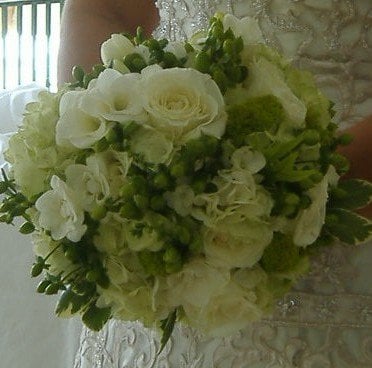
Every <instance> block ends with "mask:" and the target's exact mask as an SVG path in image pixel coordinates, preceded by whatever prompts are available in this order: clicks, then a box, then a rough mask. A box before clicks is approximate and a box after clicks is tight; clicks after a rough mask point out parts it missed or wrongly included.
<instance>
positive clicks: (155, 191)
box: [0, 15, 372, 345]
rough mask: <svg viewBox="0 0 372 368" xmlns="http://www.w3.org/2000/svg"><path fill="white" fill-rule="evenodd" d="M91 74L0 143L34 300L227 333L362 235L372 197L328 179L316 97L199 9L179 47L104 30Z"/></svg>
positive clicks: (326, 131) (365, 187) (293, 72)
mask: <svg viewBox="0 0 372 368" xmlns="http://www.w3.org/2000/svg"><path fill="white" fill-rule="evenodd" d="M101 53H102V60H103V64H101V65H97V66H95V67H94V68H93V69H92V72H91V73H84V71H83V70H82V69H81V68H79V67H75V68H74V70H73V76H74V78H75V81H74V82H73V83H70V84H68V85H66V86H64V87H63V88H62V89H61V90H60V91H59V92H57V93H50V92H41V93H40V95H39V100H38V102H35V103H31V104H29V105H28V106H27V109H26V112H25V116H24V121H23V125H22V126H21V127H20V128H19V130H18V132H16V133H15V134H14V135H13V136H12V137H11V139H10V141H9V148H8V149H7V151H6V153H5V156H6V159H7V161H8V162H9V164H10V170H9V171H8V172H5V170H3V177H4V178H3V181H2V182H1V183H0V189H1V192H2V193H3V201H2V206H1V209H0V211H1V221H3V222H6V223H9V224H11V223H13V222H14V218H15V217H18V216H20V217H23V218H24V219H25V220H26V222H25V223H24V224H23V225H22V226H21V228H20V231H21V232H23V233H33V235H32V236H33V242H34V251H35V254H36V261H35V263H34V265H33V267H32V276H34V277H36V276H39V275H43V280H42V281H41V282H40V284H39V286H38V289H37V290H38V292H40V293H45V294H48V295H49V294H57V293H59V292H60V298H59V302H58V305H57V308H56V313H57V314H58V315H60V316H70V315H73V314H76V313H79V314H81V315H82V320H83V322H84V323H85V324H86V325H87V326H88V327H89V328H91V329H93V330H99V329H101V328H102V327H103V325H104V324H105V323H106V322H107V320H108V319H110V318H116V319H120V320H140V321H142V322H143V323H144V324H145V325H146V326H158V327H160V328H161V329H162V330H163V341H162V343H163V345H164V344H165V342H166V340H167V339H168V338H169V336H170V334H171V331H172V329H173V326H174V323H175V322H176V321H180V322H183V323H186V324H189V325H191V326H193V327H196V328H197V329H199V330H201V331H202V332H204V333H206V334H208V335H211V336H224V335H228V334H231V333H233V332H235V331H237V330H239V329H241V328H242V327H244V326H246V325H247V324H249V323H251V322H252V321H257V320H260V319H261V318H263V317H264V316H265V315H267V314H269V313H270V312H272V310H273V308H274V306H275V304H276V301H277V300H278V299H279V298H280V297H282V296H283V295H284V294H285V293H286V292H287V291H289V290H290V288H291V287H292V286H293V285H294V284H295V283H296V282H297V280H298V279H299V278H300V277H301V276H303V275H304V274H306V272H307V271H308V269H309V267H310V266H309V265H310V263H309V257H310V256H311V255H312V254H314V253H316V252H319V251H322V249H323V248H324V247H326V246H329V245H330V244H332V243H333V241H334V240H335V239H339V240H340V241H342V242H344V243H347V244H351V245H354V244H357V243H360V242H363V241H365V240H367V239H368V238H369V237H370V235H371V232H372V226H371V223H370V222H369V221H368V220H367V219H365V218H363V217H361V216H359V215H357V214H356V213H354V212H353V210H355V209H357V208H360V207H363V206H364V205H365V204H367V203H368V202H369V201H370V198H371V195H372V186H371V184H370V183H367V182H364V181H361V180H339V178H340V176H341V175H342V174H344V173H345V172H346V171H347V170H348V162H347V160H346V159H345V158H344V157H343V156H341V155H340V154H338V153H337V152H336V149H337V147H338V145H342V144H348V143H349V141H350V137H349V136H347V135H339V134H336V129H337V125H336V124H334V123H333V122H332V104H331V102H330V101H329V100H328V99H327V98H326V97H324V96H323V95H322V94H321V92H320V91H319V90H318V88H317V87H316V85H315V82H314V80H313V77H312V75H311V74H310V73H308V72H306V71H301V70H298V69H296V68H294V67H293V66H292V65H291V64H290V62H289V61H287V60H286V59H285V58H284V57H282V56H281V55H279V54H278V53H277V52H276V51H274V50H272V49H270V48H269V47H268V46H266V45H265V44H264V43H263V39H262V35H261V32H260V30H259V27H258V25H257V23H256V21H255V20H253V19H250V18H245V19H241V20H239V19H237V18H235V17H233V16H231V15H225V16H223V15H216V16H215V17H213V18H212V19H211V22H210V27H209V29H208V30H207V31H205V32H204V31H201V32H199V33H197V34H195V35H194V36H193V37H192V38H191V39H190V40H188V41H187V42H169V41H168V40H165V39H162V40H156V39H153V38H145V37H144V36H143V32H142V31H141V29H140V28H139V29H138V32H137V34H136V36H134V37H132V36H131V35H127V34H115V35H112V37H111V39H109V40H108V41H106V42H105V43H104V44H103V45H102V48H101Z"/></svg>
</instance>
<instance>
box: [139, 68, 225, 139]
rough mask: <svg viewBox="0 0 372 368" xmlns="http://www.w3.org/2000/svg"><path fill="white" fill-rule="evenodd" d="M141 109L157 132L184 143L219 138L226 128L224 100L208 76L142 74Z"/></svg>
mask: <svg viewBox="0 0 372 368" xmlns="http://www.w3.org/2000/svg"><path fill="white" fill-rule="evenodd" d="M141 91H142V99H143V106H144V108H145V110H146V111H147V112H148V113H149V115H150V120H151V121H150V122H149V124H151V125H152V126H154V127H155V128H156V129H157V130H160V131H163V132H164V133H166V134H167V135H169V136H171V137H175V138H178V139H180V140H181V142H182V141H186V140H188V139H191V138H197V137H200V135H201V134H202V133H204V134H206V135H211V136H214V137H217V138H220V137H221V136H222V135H223V133H224V131H225V125H226V112H225V106H224V100H223V96H222V94H221V92H220V90H219V88H218V86H217V84H216V83H215V82H214V81H213V80H212V79H211V77H210V76H209V75H206V74H202V73H200V72H198V71H196V70H194V69H188V68H171V69H164V70H163V69H161V68H160V67H159V66H158V65H152V66H149V67H147V68H145V69H144V70H143V71H142V79H141Z"/></svg>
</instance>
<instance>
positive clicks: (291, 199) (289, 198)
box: [284, 193, 300, 206]
mask: <svg viewBox="0 0 372 368" xmlns="http://www.w3.org/2000/svg"><path fill="white" fill-rule="evenodd" d="M284 202H285V203H286V204H288V205H293V206H297V205H298V204H299V203H300V197H299V196H298V195H297V194H294V193H287V194H286V195H285V198H284Z"/></svg>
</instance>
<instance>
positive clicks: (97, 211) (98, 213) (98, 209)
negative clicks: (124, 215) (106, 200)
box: [90, 204, 107, 221]
mask: <svg viewBox="0 0 372 368" xmlns="http://www.w3.org/2000/svg"><path fill="white" fill-rule="evenodd" d="M106 214H107V208H106V207H105V206H100V205H98V204H96V205H95V206H94V207H93V208H92V210H91V211H90V216H91V217H92V219H93V220H96V221H99V220H102V219H103V218H104V217H105V216H106Z"/></svg>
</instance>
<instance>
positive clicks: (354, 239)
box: [324, 208, 372, 245]
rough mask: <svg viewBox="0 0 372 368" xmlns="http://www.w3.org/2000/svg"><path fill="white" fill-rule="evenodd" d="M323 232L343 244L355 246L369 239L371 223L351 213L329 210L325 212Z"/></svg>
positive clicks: (338, 209) (341, 210) (371, 229)
mask: <svg viewBox="0 0 372 368" xmlns="http://www.w3.org/2000/svg"><path fill="white" fill-rule="evenodd" d="M324 230H325V231H327V232H329V233H330V234H332V235H333V236H334V237H335V238H337V239H339V240H340V241H342V242H344V243H347V244H351V245H355V244H358V243H360V242H363V241H366V240H368V239H369V238H370V236H371V233H372V223H371V222H370V221H369V220H368V219H366V218H364V217H362V216H359V215H357V214H355V213H353V212H351V211H347V210H344V209H340V208H331V209H329V210H328V211H327V216H326V222H325V225H324Z"/></svg>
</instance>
